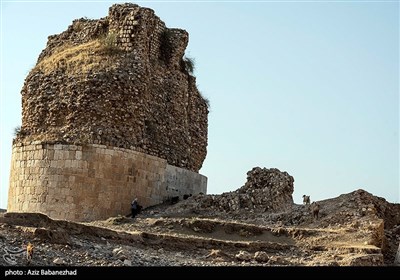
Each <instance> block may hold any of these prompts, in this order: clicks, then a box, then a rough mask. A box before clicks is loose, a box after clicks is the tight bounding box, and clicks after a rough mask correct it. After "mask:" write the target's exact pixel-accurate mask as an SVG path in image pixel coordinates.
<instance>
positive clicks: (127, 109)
mask: <svg viewBox="0 0 400 280" xmlns="http://www.w3.org/2000/svg"><path fill="white" fill-rule="evenodd" d="M188 42H189V34H188V33H187V32H186V31H185V30H182V29H175V28H167V27H166V25H165V23H164V22H163V21H162V20H161V19H160V18H159V17H157V16H156V15H155V13H154V11H153V10H151V9H148V8H143V7H140V6H138V5H135V4H129V3H126V4H115V5H113V6H111V7H110V9H109V13H108V16H106V17H104V18H101V19H86V18H81V19H77V20H74V21H73V22H72V24H71V25H70V26H69V27H68V28H67V30H66V31H64V32H62V33H60V34H57V35H52V36H49V37H48V42H47V46H46V48H45V49H44V50H43V51H42V53H41V54H40V56H39V58H38V61H37V63H36V65H35V66H34V68H33V69H32V70H31V71H30V73H29V74H28V76H27V77H26V79H25V83H24V86H23V88H22V90H21V94H22V127H21V129H20V131H19V133H18V135H17V137H16V139H15V141H17V142H19V141H27V142H29V141H42V142H45V143H49V142H51V143H64V144H88V143H89V144H90V143H93V144H103V145H107V146H113V147H121V148H126V149H132V150H137V151H140V152H145V153H148V154H151V155H155V156H158V157H161V158H164V159H166V160H167V161H168V163H169V164H171V165H174V166H178V167H183V168H186V169H189V170H192V171H195V172H198V171H199V169H200V168H201V166H202V164H203V161H204V159H205V157H206V153H207V151H206V147H207V129H208V123H207V122H208V121H207V118H208V101H207V100H206V99H204V98H203V97H202V95H201V94H200V92H199V90H198V89H197V87H196V78H195V77H194V76H193V69H194V64H193V60H192V59H190V58H188V57H186V56H185V49H186V47H187V45H188Z"/></svg>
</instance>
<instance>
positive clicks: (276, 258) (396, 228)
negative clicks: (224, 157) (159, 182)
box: [0, 190, 400, 266]
mask: <svg viewBox="0 0 400 280" xmlns="http://www.w3.org/2000/svg"><path fill="white" fill-rule="evenodd" d="M204 199H210V196H209V195H201V196H194V197H190V198H189V199H187V200H184V201H181V202H178V203H177V204H174V205H169V204H163V205H158V206H154V207H151V208H147V209H145V210H143V211H142V213H140V214H139V215H138V216H137V217H136V218H135V219H132V218H130V217H126V216H119V217H111V218H109V219H107V220H102V221H93V222H90V223H78V222H70V221H63V220H52V219H50V218H48V217H47V216H45V215H42V214H37V213H2V214H1V216H0V246H1V248H2V251H3V252H2V253H1V254H2V257H1V258H0V265H2V266H10V265H11V266H13V265H16V266H363V265H365V266H393V261H394V258H395V254H396V251H397V246H398V244H399V242H400V218H399V217H400V207H399V206H400V205H399V204H390V203H388V202H386V201H385V200H384V199H382V198H378V197H375V196H373V195H371V194H369V193H367V192H364V191H362V190H358V191H355V192H352V193H350V194H345V195H341V196H339V197H337V198H333V199H328V200H323V201H320V202H319V203H320V204H321V211H320V218H319V219H318V220H316V219H313V217H312V216H311V214H310V210H309V206H306V205H297V204H293V206H292V208H291V209H289V210H288V211H286V212H281V213H268V212H262V211H258V210H257V209H251V210H249V209H241V210H239V211H236V212H235V213H230V212H223V211H215V210H212V211H210V210H209V208H208V209H202V208H201V202H202V201H204ZM28 242H31V243H32V244H33V245H34V254H33V258H32V260H31V261H28V260H27V258H26V253H25V251H26V250H25V248H26V245H27V244H28Z"/></svg>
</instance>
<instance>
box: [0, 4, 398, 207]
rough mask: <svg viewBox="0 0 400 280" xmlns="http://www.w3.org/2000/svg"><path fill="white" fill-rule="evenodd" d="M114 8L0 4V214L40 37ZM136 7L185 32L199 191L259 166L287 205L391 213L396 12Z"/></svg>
mask: <svg viewBox="0 0 400 280" xmlns="http://www.w3.org/2000/svg"><path fill="white" fill-rule="evenodd" d="M116 2H117V1H114V2H108V1H101V2H86V3H83V2H81V1H79V2H66V1H64V2H62V3H60V2H56V1H48V2H37V1H36V2H34V1H32V2H15V1H13V2H7V1H2V6H1V8H2V10H1V13H2V14H1V35H2V38H1V95H0V98H1V99H0V121H1V123H0V128H1V137H0V141H1V143H0V144H1V147H0V153H1V154H0V158H1V161H0V179H1V182H0V184H1V186H0V187H1V188H0V208H6V205H7V194H8V180H9V168H10V160H11V143H12V138H13V128H14V127H16V126H17V125H20V124H21V95H20V90H21V88H22V85H23V82H24V78H25V77H26V75H27V73H28V72H29V70H30V69H31V68H32V67H33V66H34V64H35V62H36V60H37V58H38V55H39V53H40V52H41V50H42V49H43V48H44V47H45V46H46V41H47V36H49V35H52V34H57V33H60V32H62V31H64V30H66V28H67V27H68V25H70V24H71V23H72V20H74V19H77V18H80V17H88V18H100V17H104V16H106V15H107V13H108V8H109V6H111V4H112V3H116ZM123 2H126V1H123ZM136 3H138V4H139V5H141V6H144V7H149V8H152V9H153V10H155V12H156V14H157V15H158V16H159V17H160V18H161V19H162V20H163V21H164V22H165V23H166V25H167V26H168V27H177V28H182V29H186V30H187V31H188V32H189V34H190V39H189V46H188V48H187V51H186V53H187V54H188V55H189V56H191V57H194V58H195V60H196V64H195V66H196V70H195V76H196V77H197V82H198V87H199V90H200V91H201V92H202V93H203V95H204V96H206V97H207V98H208V99H209V100H210V103H211V112H210V114H209V131H208V136H209V138H208V141H209V142H208V152H207V157H206V160H205V162H204V165H203V167H202V169H201V170H200V173H202V174H204V175H206V176H207V177H208V193H214V194H218V193H222V192H226V191H233V190H235V189H237V188H238V187H240V186H242V185H243V184H244V183H245V181H246V172H247V171H249V170H251V169H252V168H253V167H255V166H260V167H267V168H271V167H275V168H278V169H280V170H281V171H287V172H288V173H289V174H291V175H292V176H293V177H294V179H295V191H294V194H293V197H294V200H295V202H296V203H301V196H302V194H309V195H311V200H321V199H327V198H331V197H336V196H338V195H340V194H342V193H348V192H351V191H353V190H356V189H359V188H363V189H365V190H366V191H368V192H371V193H372V194H374V195H377V196H381V197H384V198H385V199H386V200H388V201H389V202H397V203H399V201H400V194H399V156H400V155H399V2H397V1H392V2H390V1H387V2H383V1H376V2H360V1H358V2H357V1H345V2H343V1H336V2H335V1H330V2H324V1H320V2H315V1H313V2H312V1H308V2H301V1H298V2H296V1H290V2H274V1H272V2H262V3H260V2H259V3H257V2H251V3H248V2H225V3H224V2H214V1H208V2H206V3H204V2H203V3H201V2H177V1H175V2H162V1H158V2H151V1H141V2H136Z"/></svg>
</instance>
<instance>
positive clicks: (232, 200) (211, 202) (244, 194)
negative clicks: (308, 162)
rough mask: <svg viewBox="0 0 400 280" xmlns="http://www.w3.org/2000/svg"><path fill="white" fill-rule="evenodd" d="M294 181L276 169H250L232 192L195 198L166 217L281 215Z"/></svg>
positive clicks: (289, 204) (289, 202)
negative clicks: (190, 214) (245, 177)
mask: <svg viewBox="0 0 400 280" xmlns="http://www.w3.org/2000/svg"><path fill="white" fill-rule="evenodd" d="M293 183H294V179H293V177H292V176H290V175H289V174H288V173H287V172H281V171H280V170H279V169H277V168H270V169H268V168H260V167H254V168H253V169H252V170H250V171H249V172H247V182H246V183H245V184H244V186H242V187H240V188H239V189H237V190H236V191H232V192H226V193H222V194H221V195H196V196H193V197H190V198H188V199H187V200H184V201H182V202H181V203H179V204H176V205H174V206H172V207H169V208H168V209H166V214H168V213H170V214H172V215H176V214H179V213H192V214H196V213H197V214H202V215H212V216H214V215H217V216H218V215H219V214H222V215H224V214H229V215H233V217H238V216H243V215H244V216H249V215H250V216H251V215H252V214H255V213H272V212H274V213H276V212H285V211H288V210H290V209H291V207H292V205H293V197H292V193H293V190H294V187H293Z"/></svg>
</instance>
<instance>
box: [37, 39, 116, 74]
mask: <svg viewBox="0 0 400 280" xmlns="http://www.w3.org/2000/svg"><path fill="white" fill-rule="evenodd" d="M110 36H112V35H110ZM110 36H106V37H105V38H99V39H95V40H93V41H90V42H88V43H84V44H80V45H71V44H67V45H63V46H61V47H57V48H55V49H54V50H53V52H52V54H51V55H50V56H48V57H45V58H44V59H42V60H41V61H40V62H39V63H38V64H37V65H36V66H35V68H34V70H39V71H42V72H44V73H45V74H49V73H50V72H53V71H55V70H59V69H62V70H64V71H65V72H66V73H68V74H71V75H77V74H87V73H89V72H90V71H93V70H96V71H102V70H104V69H113V67H114V66H113V65H115V64H114V63H112V62H113V60H115V58H114V57H113V56H112V55H113V54H115V53H118V51H119V49H118V47H117V46H116V43H115V41H112V39H110V38H113V37H110Z"/></svg>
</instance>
